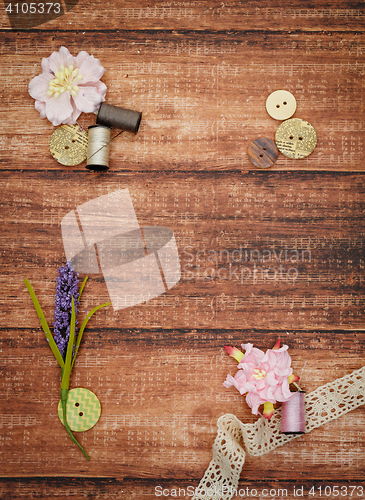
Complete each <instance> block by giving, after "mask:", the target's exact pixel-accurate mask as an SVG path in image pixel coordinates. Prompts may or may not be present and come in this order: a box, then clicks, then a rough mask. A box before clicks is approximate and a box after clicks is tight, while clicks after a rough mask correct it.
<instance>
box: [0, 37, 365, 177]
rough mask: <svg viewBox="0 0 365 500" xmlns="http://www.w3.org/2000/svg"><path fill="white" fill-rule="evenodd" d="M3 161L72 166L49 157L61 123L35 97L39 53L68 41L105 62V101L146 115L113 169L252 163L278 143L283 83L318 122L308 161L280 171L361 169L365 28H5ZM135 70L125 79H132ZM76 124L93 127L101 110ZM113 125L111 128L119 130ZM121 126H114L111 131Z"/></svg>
mask: <svg viewBox="0 0 365 500" xmlns="http://www.w3.org/2000/svg"><path fill="white" fill-rule="evenodd" d="M2 37H3V48H2V49H1V54H0V65H1V79H2V82H3V85H4V87H5V88H7V89H8V91H7V92H6V93H4V95H3V97H2V106H3V107H2V110H1V111H0V118H1V122H0V131H1V136H0V137H1V139H0V164H1V166H2V168H6V169H14V168H15V169H19V168H21V169H25V170H28V169H30V170H38V169H39V168H40V167H41V168H49V169H53V170H60V169H62V170H64V171H67V172H70V171H71V169H66V168H65V167H62V166H61V165H59V164H58V163H57V162H56V161H55V160H54V159H53V158H52V157H51V155H50V153H49V150H48V142H49V138H50V135H51V133H52V132H53V130H54V127H53V126H52V124H51V123H49V122H48V121H47V120H41V119H40V118H39V114H38V112H37V111H36V110H35V109H34V101H33V99H32V98H31V97H30V96H29V95H28V92H27V86H28V82H29V81H30V79H31V78H32V77H33V76H36V75H37V74H39V72H40V62H41V58H42V57H47V56H49V55H50V54H51V52H52V51H53V50H58V48H59V47H60V46H61V45H62V44H63V45H66V46H67V47H68V48H69V49H70V51H71V53H73V54H75V55H76V54H77V53H78V52H79V51H80V50H81V49H85V48H86V49H87V50H88V51H89V52H90V53H91V54H93V55H94V56H95V57H98V58H99V59H100V60H101V61H102V63H103V65H104V67H105V68H106V69H107V72H106V74H105V76H104V77H103V81H104V82H105V83H106V85H107V87H108V93H107V101H108V102H109V103H111V104H115V105H120V106H123V107H126V108H130V109H136V110H138V111H141V112H142V113H143V118H142V123H141V128H140V131H139V133H138V134H137V136H134V135H133V134H130V133H124V134H123V135H122V136H121V137H119V138H118V139H116V140H115V141H114V142H113V143H112V147H111V154H110V167H111V169H112V170H113V171H126V170H128V171H133V172H135V173H137V172H140V171H151V170H158V171H172V170H173V171H175V170H179V171H192V170H202V171H206V170H214V171H217V170H218V171H232V170H233V171H237V172H239V171H247V170H254V169H255V167H254V166H253V165H252V164H251V162H250V161H249V159H248V157H247V153H246V151H247V147H248V145H249V144H250V142H251V141H252V140H254V139H256V138H257V137H262V136H264V137H268V138H270V139H272V140H273V139H274V136H275V132H276V129H277V127H278V125H279V123H280V122H278V121H277V120H274V119H272V118H271V117H270V116H269V115H268V114H267V112H266V109H265V101H266V98H267V96H268V95H269V94H270V93H271V92H273V91H274V90H277V89H278V88H285V89H287V90H289V91H291V92H292V93H293V94H294V95H295V97H296V99H297V111H296V114H295V116H296V117H299V118H303V119H306V120H308V121H309V122H310V123H311V124H312V125H313V126H314V128H315V129H316V131H317V135H318V144H317V147H316V149H315V150H314V152H313V153H312V154H311V155H310V156H308V157H307V158H305V159H301V160H293V159H290V158H286V157H285V156H284V155H282V154H281V153H280V155H279V159H278V161H277V162H276V163H275V165H274V166H273V167H272V168H273V170H300V171H302V170H314V171H317V170H320V171H323V170H333V171H363V170H364V161H363V157H364V148H363V135H364V124H365V120H364V113H363V110H364V96H365V92H364V79H363V77H362V75H363V73H364V68H365V50H364V37H363V36H359V34H358V33H340V34H339V33H337V34H336V33H334V34H333V35H332V36H331V37H329V36H328V35H327V34H324V33H315V34H313V35H308V34H307V33H305V34H303V33H292V34H282V33H275V34H271V33H267V34H265V36H263V35H262V34H261V33H257V32H232V33H218V34H216V33H200V32H193V33H191V32H172V33H171V32H158V31H157V32H149V33H147V34H146V33H135V32H122V33H119V32H112V33H98V35H97V37H95V36H94V34H90V33H78V35H77V36H76V39H75V38H74V37H72V38H70V35H69V34H68V33H59V34H58V35H57V37H56V38H55V37H54V36H53V35H52V34H50V33H48V32H38V33H34V32H28V33H17V36H16V37H15V36H14V33H12V32H9V33H3V35H2ZM126 75H128V77H125V78H124V76H126ZM80 123H81V124H82V125H83V126H84V127H87V126H89V125H91V124H94V123H95V116H94V115H93V114H88V115H82V117H81V119H80ZM113 132H114V131H113ZM115 133H116V131H115Z"/></svg>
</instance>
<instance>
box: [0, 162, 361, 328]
mask: <svg viewBox="0 0 365 500" xmlns="http://www.w3.org/2000/svg"><path fill="white" fill-rule="evenodd" d="M26 186H27V187H26ZM30 186H31V187H30ZM125 187H128V188H129V191H130V194H131V196H132V200H133V203H134V208H135V211H136V214H137V217H138V221H139V223H140V225H141V226H149V225H152V226H162V227H163V226H166V227H169V228H170V229H172V230H173V231H174V233H175V237H176V239H177V245H178V250H179V257H180V264H181V268H182V277H181V280H180V282H179V283H178V284H177V286H175V287H174V288H172V289H171V290H169V292H168V293H166V294H164V295H161V296H159V297H157V298H155V299H152V300H150V301H148V302H147V303H144V304H142V305H140V306H136V307H133V308H129V309H124V310H121V311H117V312H113V311H112V309H110V310H109V311H108V310H105V311H103V312H102V313H100V315H99V316H98V318H99V319H97V318H96V319H95V321H97V324H99V325H102V324H104V322H105V321H106V324H107V325H108V326H109V327H117V326H120V324H122V325H123V327H132V328H133V327H138V328H139V327H145V326H153V327H160V328H174V327H179V328H185V327H189V328H196V327H198V328H205V327H215V328H225V327H228V326H229V327H231V328H275V329H284V328H289V329H293V328H295V329H297V328H301V329H307V328H328V327H331V328H339V329H342V328H345V329H352V328H359V327H361V325H362V324H363V321H364V316H363V314H364V313H363V304H364V293H363V280H364V269H363V234H364V226H363V224H364V220H363V217H362V215H363V199H364V195H363V192H364V186H363V177H362V176H360V175H359V174H347V173H343V174H338V175H337V176H336V178H335V179H334V178H333V176H332V175H331V174H327V173H309V172H308V173H306V172H302V173H295V174H292V173H290V172H281V173H280V172H261V171H255V172H252V173H247V174H246V175H241V174H235V173H230V174H225V173H216V174H199V175H198V174H194V175H189V176H188V177H186V175H185V174H180V173H170V174H166V175H162V174H152V173H150V174H147V175H145V174H143V173H140V174H138V175H136V176H131V175H130V174H129V173H126V174H116V173H112V172H110V173H108V174H107V175H102V174H99V175H92V174H90V173H88V172H86V171H76V172H75V171H74V172H73V174H72V176H71V177H70V175H69V173H68V172H67V171H64V172H62V171H48V172H47V171H45V172H38V173H32V174H31V173H26V174H25V173H20V172H7V173H3V175H2V182H1V189H2V190H3V193H4V194H3V200H2V211H3V216H4V224H3V227H2V231H3V253H2V259H3V270H4V274H3V277H2V278H1V281H2V283H3V286H5V287H6V289H7V290H8V300H7V302H6V303H5V304H4V305H3V307H2V310H1V318H2V320H4V321H5V324H7V325H9V326H13V327H15V326H19V327H29V326H31V327H37V326H38V318H37V317H36V315H35V314H34V311H33V305H32V303H31V300H30V298H29V297H28V292H27V291H26V289H25V286H24V284H23V279H24V278H28V279H29V280H30V282H31V283H32V285H33V287H34V289H35V290H36V292H37V294H38V296H39V300H40V301H41V304H42V307H44V310H45V313H46V314H47V317H52V314H53V313H52V311H53V307H54V293H55V285H54V282H55V278H56V276H57V271H56V270H57V267H58V265H59V263H60V262H63V260H64V250H63V243H62V236H61V231H60V223H61V220H62V218H63V217H64V216H65V215H66V213H67V212H69V211H70V210H72V209H74V208H75V207H76V206H78V205H80V204H81V203H84V202H86V201H88V200H90V199H93V198H94V197H97V196H100V195H103V194H106V193H108V192H113V191H115V190H117V189H122V188H125ZM90 278H91V281H90V284H89V285H88V293H87V296H86V297H85V307H86V308H87V309H88V310H90V309H91V308H92V307H95V305H97V304H99V303H100V301H101V302H102V303H103V302H107V301H108V300H109V296H108V293H107V289H106V286H105V284H104V279H103V277H102V275H91V276H90Z"/></svg>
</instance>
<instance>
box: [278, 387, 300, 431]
mask: <svg viewBox="0 0 365 500" xmlns="http://www.w3.org/2000/svg"><path fill="white" fill-rule="evenodd" d="M304 395H305V392H303V391H298V392H294V393H293V396H292V397H291V398H290V399H289V401H285V403H283V404H282V407H281V432H282V433H283V434H304V432H305V408H304Z"/></svg>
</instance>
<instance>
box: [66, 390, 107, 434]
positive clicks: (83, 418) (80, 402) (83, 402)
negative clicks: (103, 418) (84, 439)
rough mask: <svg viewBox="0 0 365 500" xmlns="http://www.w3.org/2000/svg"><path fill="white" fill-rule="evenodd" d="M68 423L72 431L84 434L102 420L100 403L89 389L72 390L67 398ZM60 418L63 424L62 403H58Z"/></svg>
mask: <svg viewBox="0 0 365 500" xmlns="http://www.w3.org/2000/svg"><path fill="white" fill-rule="evenodd" d="M66 409H67V423H68V425H69V426H70V428H71V430H72V431H76V432H83V431H87V430H89V429H91V428H92V427H94V425H95V424H96V423H97V421H98V420H99V418H100V413H101V406H100V401H99V400H98V398H97V397H96V396H95V394H94V393H93V392H91V391H89V390H88V389H82V388H81V387H77V388H75V389H71V390H70V391H69V393H68V397H67V406H66ZM58 416H59V418H60V420H61V422H62V423H63V411H62V403H61V401H60V402H59V403H58Z"/></svg>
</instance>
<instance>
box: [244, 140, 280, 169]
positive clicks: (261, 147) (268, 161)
mask: <svg viewBox="0 0 365 500" xmlns="http://www.w3.org/2000/svg"><path fill="white" fill-rule="evenodd" d="M247 155H248V157H249V159H250V161H251V163H253V164H254V165H255V167H258V168H269V167H271V166H272V165H273V164H274V163H275V162H276V160H277V158H278V155H279V152H278V150H277V148H276V146H275V143H274V142H273V141H270V139H267V138H266V137H259V138H258V139H255V140H254V141H252V142H251V144H250V145H249V146H248V149H247Z"/></svg>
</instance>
